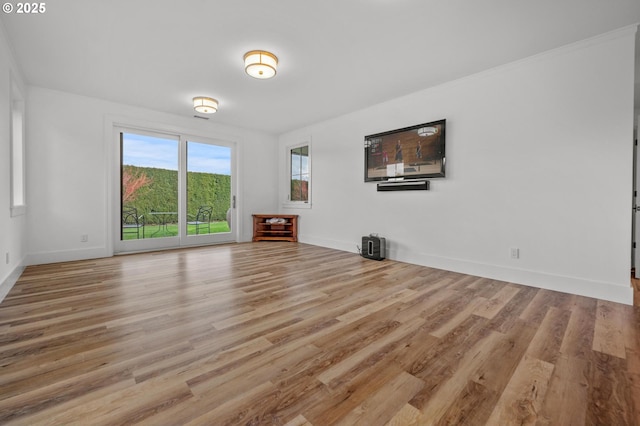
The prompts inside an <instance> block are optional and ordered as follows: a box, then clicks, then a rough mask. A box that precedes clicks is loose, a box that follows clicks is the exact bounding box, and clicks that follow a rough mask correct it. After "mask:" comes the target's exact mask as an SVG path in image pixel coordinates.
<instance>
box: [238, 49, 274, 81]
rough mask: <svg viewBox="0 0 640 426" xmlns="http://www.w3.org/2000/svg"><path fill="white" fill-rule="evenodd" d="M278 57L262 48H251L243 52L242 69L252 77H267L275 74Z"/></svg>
mask: <svg viewBox="0 0 640 426" xmlns="http://www.w3.org/2000/svg"><path fill="white" fill-rule="evenodd" d="M277 67H278V58H277V57H276V55H274V54H273V53H270V52H266V51H264V50H252V51H250V52H247V53H245V54H244V71H245V72H246V73H247V74H249V75H250V76H251V77H253V78H260V79H267V78H271V77H273V76H274V75H276V68H277Z"/></svg>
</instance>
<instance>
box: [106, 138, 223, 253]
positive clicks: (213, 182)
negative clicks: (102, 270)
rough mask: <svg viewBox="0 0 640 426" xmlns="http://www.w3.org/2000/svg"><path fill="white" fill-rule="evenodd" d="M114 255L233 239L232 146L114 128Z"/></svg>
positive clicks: (204, 140)
mask: <svg viewBox="0 0 640 426" xmlns="http://www.w3.org/2000/svg"><path fill="white" fill-rule="evenodd" d="M117 133H118V138H119V140H118V146H119V150H118V151H119V158H120V161H119V173H118V177H117V179H118V191H117V192H119V194H118V203H117V204H118V209H117V210H118V211H117V216H118V218H117V226H116V233H117V235H116V238H115V244H114V248H115V252H116V253H118V252H129V251H139V250H155V249H164V248H174V247H180V246H187V245H199V244H210V243H216V242H229V241H235V240H236V238H235V230H234V229H233V226H232V223H233V220H232V218H233V217H234V215H235V209H234V208H235V206H234V200H235V198H234V194H233V192H234V191H233V181H234V180H233V157H234V152H233V146H232V145H230V144H224V143H221V142H216V141H209V140H206V139H198V138H190V137H185V136H182V135H166V134H160V133H153V132H147V131H144V132H142V131H138V130H128V129H118V132H117Z"/></svg>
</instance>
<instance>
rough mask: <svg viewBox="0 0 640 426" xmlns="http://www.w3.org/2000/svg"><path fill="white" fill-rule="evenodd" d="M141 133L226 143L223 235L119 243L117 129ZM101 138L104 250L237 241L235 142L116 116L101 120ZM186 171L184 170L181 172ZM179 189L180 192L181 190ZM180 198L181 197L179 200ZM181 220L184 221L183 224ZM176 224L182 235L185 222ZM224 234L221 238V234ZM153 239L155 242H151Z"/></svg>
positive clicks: (181, 206) (181, 210) (183, 205)
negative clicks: (227, 213) (227, 228)
mask: <svg viewBox="0 0 640 426" xmlns="http://www.w3.org/2000/svg"><path fill="white" fill-rule="evenodd" d="M122 131H124V132H131V133H142V134H150V135H156V136H159V137H168V138H177V139H178V141H179V143H180V144H182V143H183V141H185V142H184V143H185V144H186V141H187V140H191V141H192V142H201V143H212V144H215V145H221V146H228V147H230V148H231V191H232V194H231V197H232V206H231V232H229V233H224V234H217V236H216V234H210V236H208V235H199V236H186V235H184V236H183V239H181V238H180V232H179V234H178V235H177V236H175V237H167V238H156V239H151V238H149V239H140V240H131V242H129V241H128V244H126V245H123V244H121V243H122V242H121V241H120V219H121V218H120V202H121V200H120V195H121V194H120V185H121V183H120V132H122ZM105 139H106V143H107V156H106V157H107V162H108V163H109V167H108V170H109V176H108V190H107V194H108V198H109V202H108V203H107V204H108V210H107V211H108V218H107V232H108V238H107V241H108V245H109V247H108V250H109V252H111V254H124V253H133V252H139V251H152V250H163V249H172V248H178V247H186V246H197V245H207V244H215V243H222V242H225V243H226V242H237V241H238V235H240V232H241V229H240V226H239V225H240V223H239V220H238V217H239V216H240V215H239V209H238V208H237V206H236V203H235V202H234V201H235V199H236V198H237V195H238V179H237V176H238V167H237V164H238V145H237V143H236V142H235V141H230V140H228V139H226V138H215V139H214V138H211V137H210V136H199V135H197V134H194V132H190V131H188V130H186V129H181V128H165V127H164V126H162V125H155V124H152V125H139V124H136V123H131V122H129V121H128V120H122V119H120V120H118V119H116V118H107V120H105ZM179 162H180V167H182V168H183V170H184V166H185V165H186V156H185V155H184V150H183V149H180V153H179ZM185 173H186V172H185ZM181 175H182V173H179V176H178V185H179V189H178V193H179V203H178V204H179V205H178V209H179V210H178V217H179V218H184V217H185V214H186V198H185V197H182V196H181V194H184V193H186V180H185V179H184V178H183V177H182V176H181ZM181 191H182V192H181ZM182 198H184V200H182ZM182 222H185V223H184V225H183V224H182ZM179 223H180V227H181V229H182V227H184V228H183V229H184V231H183V232H184V233H185V234H186V221H184V220H180V222H179ZM221 235H224V237H221ZM154 240H155V241H154Z"/></svg>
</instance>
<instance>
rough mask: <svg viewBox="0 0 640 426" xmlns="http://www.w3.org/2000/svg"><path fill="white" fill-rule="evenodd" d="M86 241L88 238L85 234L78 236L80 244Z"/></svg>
mask: <svg viewBox="0 0 640 426" xmlns="http://www.w3.org/2000/svg"><path fill="white" fill-rule="evenodd" d="M87 241H89V236H88V235H87V234H82V235H80V242H81V243H86V242H87Z"/></svg>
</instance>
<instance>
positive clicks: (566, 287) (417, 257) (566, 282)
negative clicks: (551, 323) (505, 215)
mask: <svg viewBox="0 0 640 426" xmlns="http://www.w3.org/2000/svg"><path fill="white" fill-rule="evenodd" d="M300 242H304V243H307V244H312V245H318V246H321V247H328V248H333V249H336V250H342V251H348V252H353V253H357V249H356V245H357V243H354V242H344V241H335V240H328V239H323V238H316V237H305V238H301V239H300ZM386 252H387V258H389V259H393V260H397V261H400V262H407V263H411V264H414V265H421V266H427V267H430V268H437V269H444V270H447V271H452V272H459V273H462V274H468V275H474V276H478V277H483V278H490V279H494V280H500V281H506V282H511V283H514V284H521V285H527V286H530V287H537V288H544V289H547V290H554V291H559V292H562V293H569V294H576V295H579V296H586V297H593V298H595V299H602V300H608V301H611V302H616V303H623V304H626V305H633V288H632V287H631V280H630V279H629V282H628V285H625V284H624V283H623V284H618V283H608V282H601V281H593V280H588V279H585V278H581V277H571V276H563V275H556V274H549V273H546V272H541V271H533V270H526V269H517V268H508V267H504V266H499V265H491V264H486V263H478V262H473V261H469V260H464V259H452V258H447V257H441V256H434V255H428V254H425V253H413V252H409V251H406V250H398V249H393V248H392V249H389V248H387V251H386Z"/></svg>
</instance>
